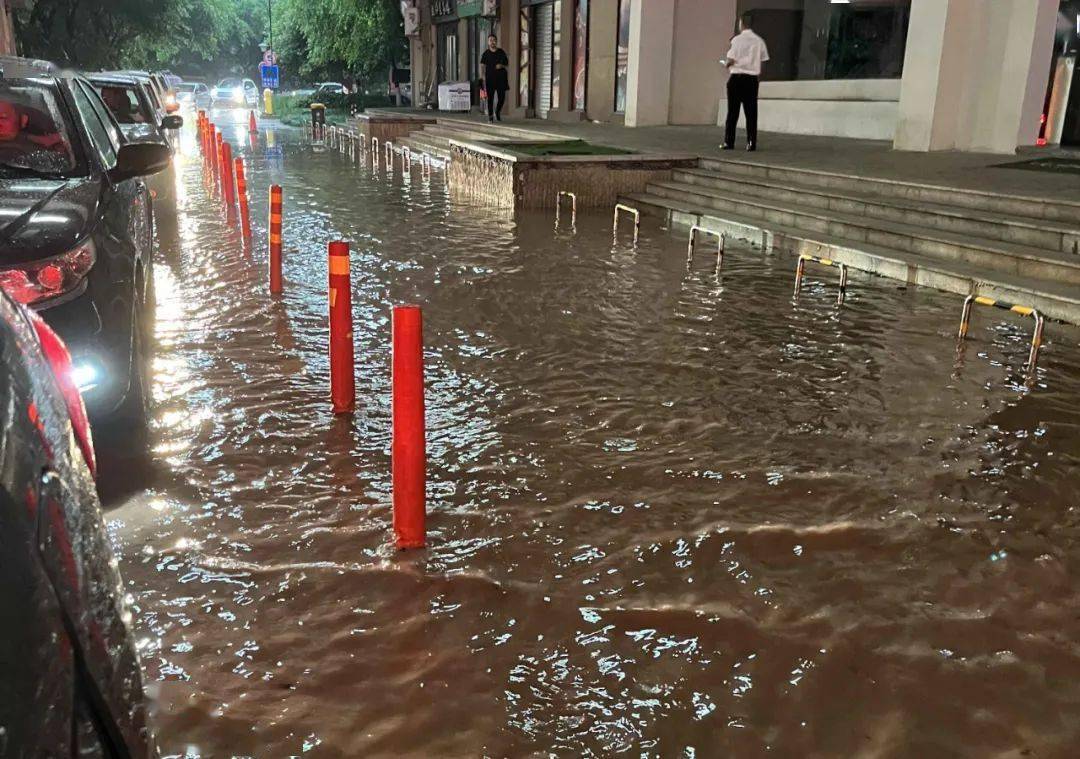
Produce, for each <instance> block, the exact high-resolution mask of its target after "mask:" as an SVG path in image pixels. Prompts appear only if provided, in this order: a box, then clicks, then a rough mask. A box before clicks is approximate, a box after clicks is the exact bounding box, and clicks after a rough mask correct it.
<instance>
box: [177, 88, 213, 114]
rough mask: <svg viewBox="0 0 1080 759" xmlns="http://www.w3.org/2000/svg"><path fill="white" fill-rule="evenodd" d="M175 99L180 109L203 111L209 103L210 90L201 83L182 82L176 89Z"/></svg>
mask: <svg viewBox="0 0 1080 759" xmlns="http://www.w3.org/2000/svg"><path fill="white" fill-rule="evenodd" d="M176 99H177V100H179V101H180V107H181V108H191V109H194V110H196V111H198V110H205V109H207V108H209V107H210V103H211V100H210V88H209V87H207V86H206V85H205V84H203V83H202V82H183V83H181V84H180V85H179V86H178V87H177V89H176Z"/></svg>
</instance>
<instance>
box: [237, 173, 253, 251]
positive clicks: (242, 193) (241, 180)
mask: <svg viewBox="0 0 1080 759" xmlns="http://www.w3.org/2000/svg"><path fill="white" fill-rule="evenodd" d="M236 199H237V201H238V202H239V204H240V234H241V235H243V237H244V245H250V244H251V212H250V211H249V209H248V194H247V174H246V173H245V172H244V159H243V158H237V159H236Z"/></svg>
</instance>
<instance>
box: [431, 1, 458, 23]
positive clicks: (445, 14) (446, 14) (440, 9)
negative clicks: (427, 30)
mask: <svg viewBox="0 0 1080 759" xmlns="http://www.w3.org/2000/svg"><path fill="white" fill-rule="evenodd" d="M431 18H432V20H434V21H452V20H454V19H456V18H457V3H456V2H455V0H431Z"/></svg>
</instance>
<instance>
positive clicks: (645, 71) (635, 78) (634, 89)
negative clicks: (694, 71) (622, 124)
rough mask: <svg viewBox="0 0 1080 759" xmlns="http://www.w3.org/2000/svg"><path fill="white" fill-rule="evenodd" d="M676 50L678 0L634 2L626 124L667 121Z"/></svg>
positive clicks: (638, 0)
mask: <svg viewBox="0 0 1080 759" xmlns="http://www.w3.org/2000/svg"><path fill="white" fill-rule="evenodd" d="M674 49H675V0H647V1H646V2H643V1H642V0H637V1H636V2H634V3H631V5H630V60H629V62H628V65H627V72H626V73H627V77H626V78H627V84H626V126H629V127H635V126H655V125H657V124H666V123H668V114H669V112H670V110H671V61H672V55H673V52H674Z"/></svg>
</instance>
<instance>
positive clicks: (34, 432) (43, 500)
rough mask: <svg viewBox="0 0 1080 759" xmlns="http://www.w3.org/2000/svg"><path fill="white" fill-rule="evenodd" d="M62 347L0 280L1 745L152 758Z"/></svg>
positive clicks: (118, 587) (25, 751) (26, 751)
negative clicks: (1, 456)
mask: <svg viewBox="0 0 1080 759" xmlns="http://www.w3.org/2000/svg"><path fill="white" fill-rule="evenodd" d="M71 370H72V366H71V359H70V356H69V355H68V353H67V350H66V349H65V347H64V344H63V342H62V341H61V340H60V338H59V337H57V335H56V333H55V332H53V331H52V330H51V329H50V328H49V327H48V326H46V325H45V323H44V322H43V321H42V320H41V319H40V318H39V317H36V316H33V315H32V312H30V311H28V310H27V309H25V308H23V307H21V306H18V305H17V304H16V303H15V302H14V301H13V300H12V299H11V298H10V297H8V296H7V295H6V294H4V293H3V291H2V288H0V398H3V403H0V451H4V466H2V467H0V534H2V535H3V536H4V537H3V542H4V548H3V556H4V558H3V561H4V578H5V580H4V582H3V583H0V614H2V615H3V620H4V632H3V635H0V671H2V672H3V677H2V678H0V728H2V732H0V746H2V749H0V753H2V754H3V756H10V757H37V756H56V757H76V756H78V757H90V756H92V757H133V758H136V759H148V758H149V757H153V756H156V755H157V751H156V749H155V748H154V745H153V737H152V735H151V733H150V730H149V727H148V725H147V709H146V702H145V699H144V696H143V684H142V677H141V673H140V667H139V661H138V655H137V652H136V645H135V640H134V638H133V635H132V631H131V629H130V620H131V611H130V609H129V608H128V605H127V602H126V600H125V590H124V587H123V584H122V582H121V577H120V573H119V570H118V568H117V564H116V559H115V557H114V555H113V551H112V548H111V546H110V543H109V537H108V535H107V533H106V530H105V521H104V518H103V516H102V512H101V504H100V502H99V501H98V496H97V493H96V491H95V487H94V479H93V473H94V470H95V466H96V464H95V459H94V447H93V438H92V437H91V432H90V426H89V424H88V423H87V419H86V411H85V409H84V407H83V405H82V399H81V398H80V396H79V391H78V389H77V388H76V387H75V384H74V382H73V381H72V378H71V375H70V373H71Z"/></svg>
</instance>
